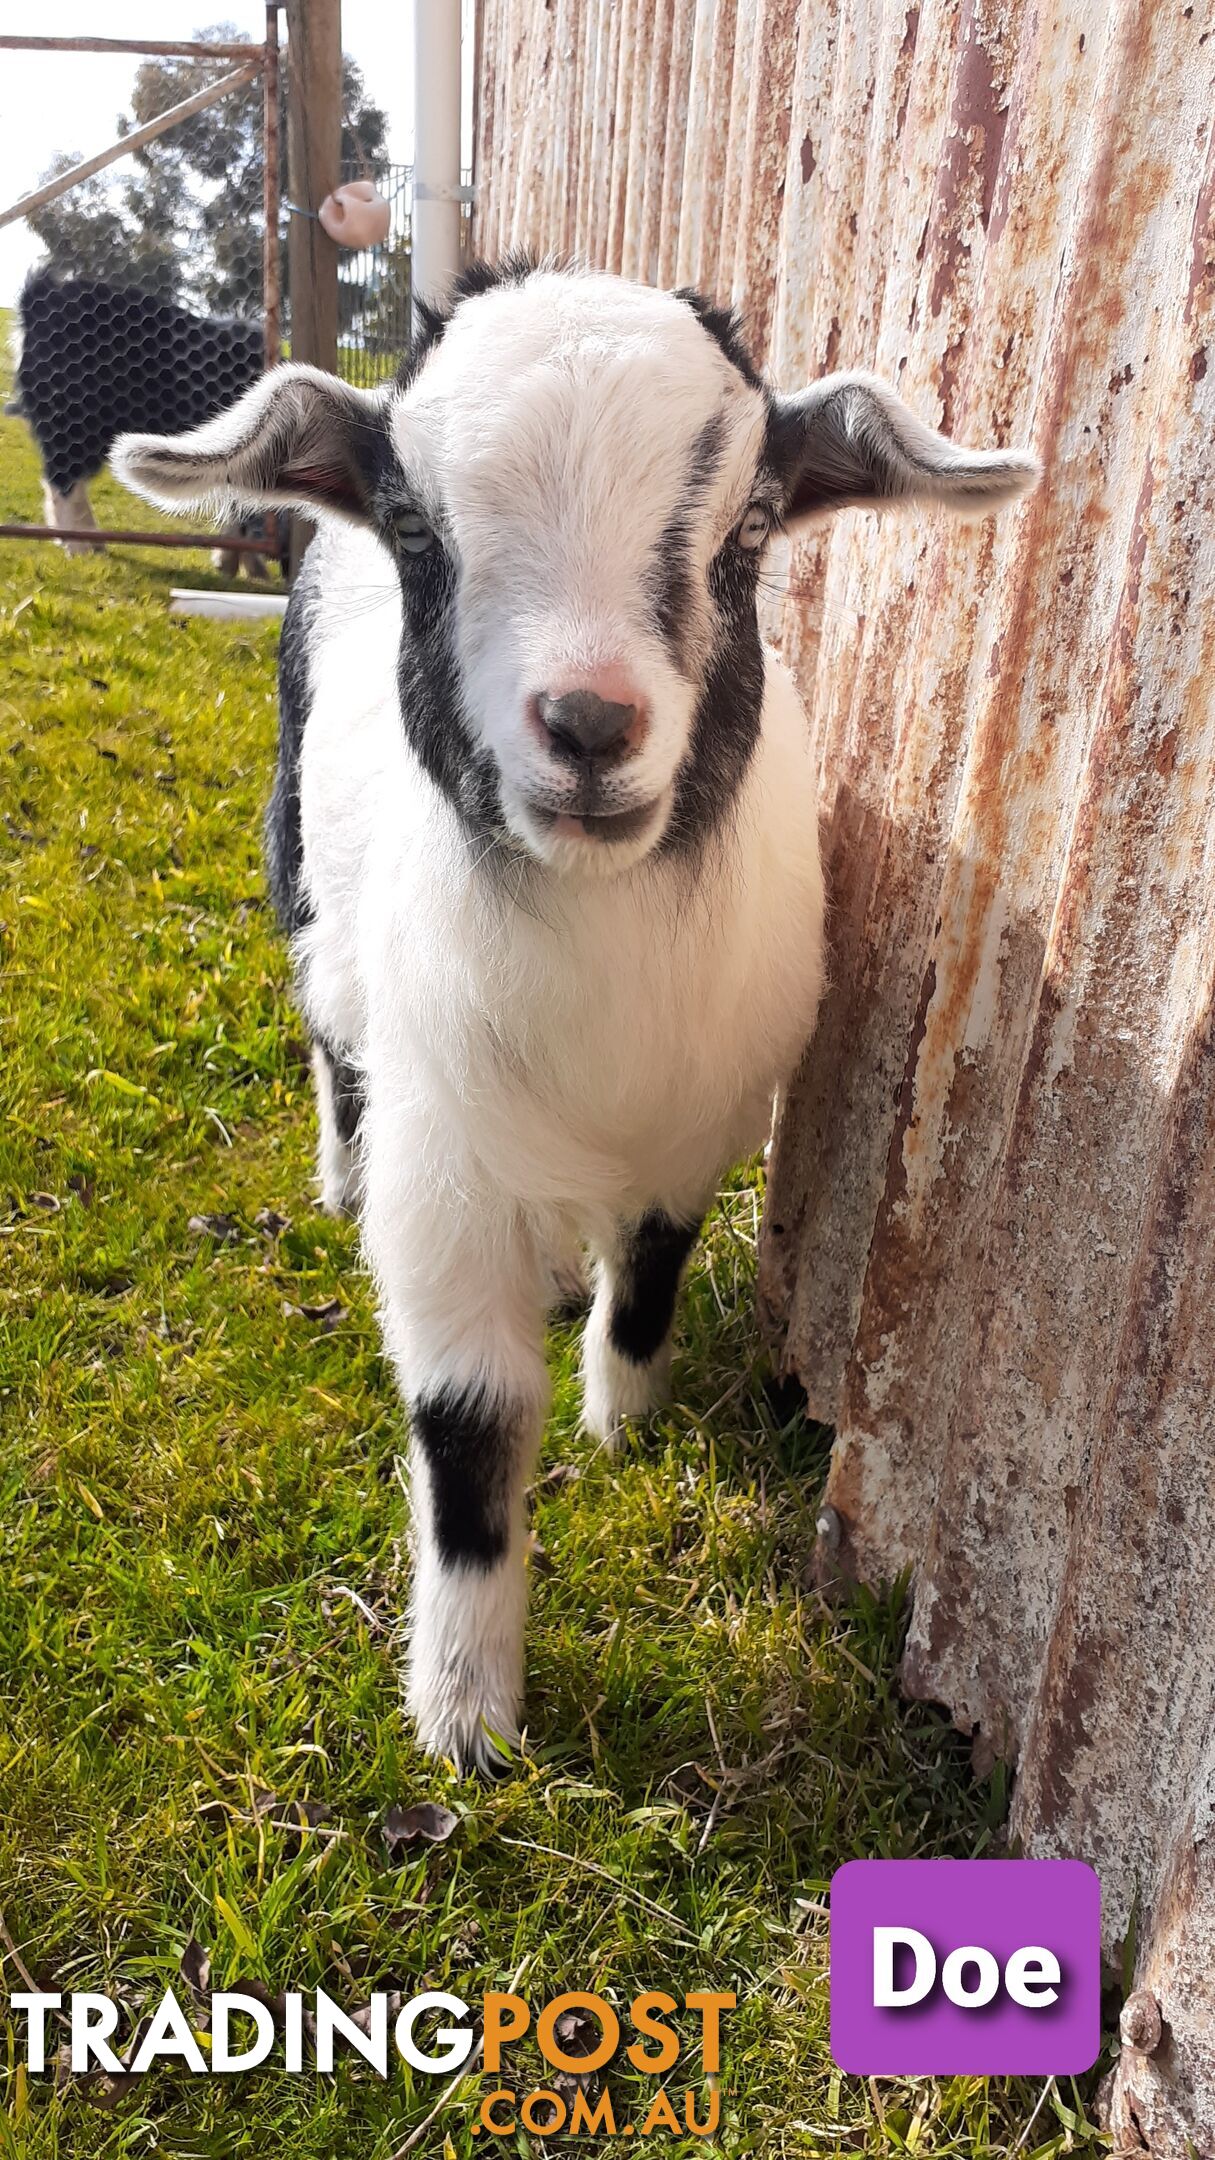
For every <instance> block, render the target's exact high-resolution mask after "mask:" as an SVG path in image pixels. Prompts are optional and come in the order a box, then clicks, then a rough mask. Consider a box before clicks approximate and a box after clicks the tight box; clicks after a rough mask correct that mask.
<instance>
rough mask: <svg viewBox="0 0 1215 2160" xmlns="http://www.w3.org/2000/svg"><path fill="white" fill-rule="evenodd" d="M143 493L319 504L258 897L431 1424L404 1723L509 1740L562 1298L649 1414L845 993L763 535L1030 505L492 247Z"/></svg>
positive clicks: (855, 382)
mask: <svg viewBox="0 0 1215 2160" xmlns="http://www.w3.org/2000/svg"><path fill="white" fill-rule="evenodd" d="M114 462H115V467H116V470H117V471H118V473H119V475H120V476H121V477H122V478H123V479H124V480H125V481H126V482H127V483H128V484H129V485H130V486H132V487H134V488H136V489H138V490H139V491H140V492H141V493H142V494H145V495H147V496H148V497H150V499H151V500H152V501H154V502H156V503H159V504H162V505H164V506H166V507H169V508H174V507H180V506H183V505H198V504H203V503H210V504H213V505H218V504H228V503H231V502H237V503H241V504H257V505H269V506H279V505H289V506H300V507H303V508H305V509H307V510H309V511H312V512H314V513H315V512H319V513H320V515H321V529H320V533H319V536H318V538H317V540H316V541H315V543H314V544H313V546H312V548H311V549H310V551H309V554H308V557H307V561H306V563H305V565H304V568H303V571H302V573H301V576H300V578H299V581H298V583H297V585H296V588H295V591H294V593H293V596H292V599H291V604H290V608H289V610H288V614H287V618H286V621H285V623H284V627H283V641H282V651H281V662H280V685H281V723H280V753H279V765H278V772H277V777H276V780H275V784H274V792H273V797H272V802H271V808H270V814H269V820H268V841H269V869H270V878H271V884H272V888H273V892H274V896H275V900H276V903H277V906H278V908H279V911H280V914H281V916H282V919H283V922H284V924H285V926H286V928H287V930H288V932H289V934H290V936H291V939H292V943H293V948H294V953H295V959H296V965H297V969H298V975H299V986H300V996H301V999H302V1003H303V1007H304V1010H305V1013H306V1014H307V1017H308V1021H309V1025H310V1027H311V1030H312V1036H313V1041H314V1044H315V1071H316V1083H317V1096H318V1103H319V1110H320V1128H321V1138H320V1177H321V1187H322V1193H323V1196H324V1199H325V1202H326V1204H327V1205H329V1206H330V1207H338V1206H342V1205H350V1206H354V1205H356V1204H357V1205H358V1207H359V1212H360V1214H361V1218H362V1229H363V1238H364V1243H365V1247H366V1251H367V1254H368V1256H369V1259H370V1262H371V1265H372V1267H373V1269H374V1272H375V1277H376V1281H377V1284H378V1289H379V1295H380V1301H381V1315H382V1326H383V1332H384V1338H385V1341H386V1344H387V1346H388V1349H389V1351H390V1353H391V1356H392V1358H393V1361H394V1364H395V1367H396V1371H397V1373H398V1376H399V1380H400V1385H401V1388H402V1391H403V1393H404V1395H405V1398H406V1401H407V1403H408V1406H409V1412H410V1424H411V1432H412V1443H411V1446H412V1471H413V1512H414V1532H415V1563H414V1577H413V1599H412V1616H411V1645H410V1656H409V1678H408V1699H409V1704H410V1708H411V1710H412V1713H413V1716H414V1718H415V1720H416V1723H417V1727H418V1730H419V1733H420V1735H421V1738H422V1740H423V1742H424V1743H425V1745H426V1747H427V1748H428V1749H430V1750H431V1751H432V1752H434V1753H435V1754H437V1755H440V1756H447V1757H450V1758H453V1759H454V1760H455V1761H456V1762H457V1763H459V1764H461V1765H466V1766H467V1765H476V1766H478V1767H481V1768H485V1769H489V1768H493V1767H497V1766H500V1764H501V1761H502V1754H501V1750H502V1748H503V1747H504V1746H506V1747H508V1746H509V1745H510V1744H511V1743H513V1741H514V1740H515V1739H516V1738H517V1736H518V1731H519V1718H520V1710H521V1701H522V1681H523V1628H524V1604H525V1569H524V1542H525V1508H524V1490H525V1486H526V1484H527V1481H528V1478H529V1474H530V1471H531V1467H532V1463H533V1460H534V1456H535V1451H536V1448H537V1444H538V1442H539V1438H540V1432H541V1427H542V1425H543V1422H544V1417H545V1408H546V1403H547V1392H548V1391H547V1378H546V1373H545V1365H544V1353H543V1327H544V1319H545V1313H546V1309H547V1308H548V1307H549V1306H550V1305H551V1303H552V1301H553V1297H554V1285H555V1283H556V1282H557V1281H558V1280H559V1278H561V1276H562V1275H563V1273H564V1272H565V1271H567V1270H568V1269H569V1268H570V1267H571V1265H572V1264H576V1261H577V1256H578V1255H579V1253H580V1250H581V1249H584V1248H589V1249H590V1251H591V1253H592V1254H593V1255H594V1259H595V1288H594V1299H593V1304H592V1308H591V1313H590V1318H589V1321H588V1323H587V1327H586V1334H585V1345H584V1352H583V1369H584V1378H585V1415H586V1423H587V1425H588V1426H589V1427H590V1429H591V1430H592V1431H593V1432H595V1433H598V1434H601V1435H604V1436H611V1435H613V1434H615V1433H616V1432H617V1430H618V1429H619V1427H620V1425H621V1423H622V1421H623V1420H625V1419H627V1418H632V1417H641V1416H644V1415H645V1413H646V1412H647V1411H649V1410H650V1409H651V1408H652V1406H653V1405H654V1403H655V1401H656V1400H657V1398H658V1397H659V1395H660V1393H661V1391H662V1387H663V1383H664V1381H665V1378H666V1374H667V1368H668V1363H669V1356H670V1334H671V1324H672V1318H673V1313H674V1307H675V1298H676V1292H677V1288H678V1283H679V1278H680V1273H681V1270H682V1268H683V1264H684V1261H685V1260H686V1258H687V1255H688V1252H689V1250H690V1248H691V1246H692V1244H693V1241H694V1239H695V1237H696V1233H697V1227H698V1225H699V1223H700V1220H701V1217H702V1215H703V1213H704V1211H705V1209H706V1207H707V1206H708V1205H709V1203H710V1201H711V1199H712V1197H713V1194H714V1191H715V1188H716V1184H717V1181H718V1178H719V1176H720V1174H721V1172H722V1170H723V1168H725V1167H726V1166H727V1165H728V1164H730V1163H731V1162H733V1161H736V1160H737V1159H738V1158H739V1157H740V1156H743V1155H745V1154H746V1153H748V1152H749V1151H751V1150H752V1149H754V1148H755V1147H756V1146H757V1145H758V1144H759V1143H760V1142H762V1140H763V1139H764V1137H765V1135H766V1133H767V1130H768V1127H769V1122H770V1119H771V1114H772V1104H773V1096H774V1093H775V1092H776V1091H778V1090H779V1089H780V1087H781V1086H782V1085H783V1084H784V1082H785V1081H786V1080H787V1078H788V1076H789V1075H790V1073H791V1072H792V1070H793V1068H794V1066H795V1065H796V1063H797V1060H798V1058H799V1056H800V1054H801V1052H802V1049H803V1047H804V1045H805V1042H806V1040H807V1037H808V1036H809V1034H810V1032H811V1028H812V1026H813V1023H814V1018H815V1012H816V1008H817V1005H818V1001H819V996H820V993H821V989H822V983H823V889H822V877H821V871H820V866H819V849H818V836H817V821H816V805H815V768H814V759H813V756H812V751H811V744H810V739H809V732H808V729H807V725H806V720H805V716H804V714H803V711H802V708H801V706H800V704H799V701H798V698H797V695H796V693H795V691H794V689H793V686H792V683H791V682H790V680H789V678H788V676H787V675H786V674H785V672H784V670H783V668H782V667H781V666H780V664H779V662H778V661H777V660H776V659H775V657H774V656H773V654H772V653H771V652H768V651H766V650H765V649H764V646H763V644H762V642H761V639H760V633H759V627H758V618H757V604H756V596H757V583H758V577H759V568H760V563H761V561H762V558H763V554H764V549H765V547H766V545H767V543H768V541H769V540H770V539H771V538H772V536H773V534H774V533H775V532H777V531H778V530H779V529H781V528H792V529H794V530H797V529H798V528H800V527H801V526H802V525H803V523H805V522H806V521H807V520H810V519H812V518H816V517H818V516H820V515H822V514H823V513H824V512H828V511H831V510H834V509H837V508H840V507H842V506H843V505H846V504H864V505H870V506H874V505H876V506H881V505H885V504H894V503H901V502H930V503H940V504H944V505H945V506H946V507H947V508H950V509H953V510H958V511H963V512H971V513H973V512H975V511H983V510H986V509H989V508H992V507H994V506H995V505H997V504H999V503H1002V502H1007V501H1010V500H1012V499H1013V498H1014V497H1016V496H1018V495H1020V494H1022V493H1023V492H1024V491H1025V490H1026V489H1027V488H1029V487H1030V486H1031V485H1032V484H1033V482H1034V480H1035V478H1036V476H1037V466H1036V463H1035V461H1034V460H1033V458H1032V457H1030V456H1029V455H1027V454H1026V453H1024V452H1018V451H996V452H980V451H970V450H962V449H958V448H956V447H955V446H954V445H953V444H952V443H950V442H947V441H946V440H944V439H943V438H942V437H941V436H939V435H935V434H933V433H932V432H931V431H930V430H929V429H927V428H926V427H924V426H923V425H921V423H920V422H919V421H918V420H917V419H916V418H915V417H914V415H913V414H912V413H911V412H909V411H908V409H907V407H906V406H905V405H904V404H903V403H902V402H901V401H900V399H899V398H898V397H896V396H895V394H894V392H893V391H891V390H890V389H888V388H887V387H886V386H885V385H884V384H882V383H880V382H878V381H876V380H875V379H874V378H872V377H870V376H867V375H832V376H829V377H827V378H826V380H824V381H822V382H819V383H817V384H816V385H814V387H813V388H811V389H809V390H806V391H803V392H802V393H800V394H799V395H796V396H792V397H785V396H781V395H779V394H777V393H776V392H775V391H773V390H772V389H770V388H769V387H768V386H767V385H766V384H765V383H764V382H763V381H762V380H761V378H760V377H759V375H758V374H757V373H756V371H755V369H754V368H753V366H752V364H751V361H750V359H749V357H748V355H747V352H746V349H745V347H744V345H743V343H742V341H741V339H740V336H739V333H738V330H737V327H736V325H735V324H734V321H733V319H732V318H731V317H729V316H728V315H725V314H723V313H720V312H718V311H717V310H716V309H714V308H713V307H711V306H710V305H709V304H708V303H707V302H706V301H704V300H703V299H701V298H700V297H699V296H698V295H696V294H695V293H690V292H685V293H675V294H672V293H662V292H655V291H651V290H649V289H648V288H644V287H642V286H639V285H634V284H630V283H626V282H625V281H623V280H622V279H620V278H616V277H611V276H606V275H600V274H598V273H594V272H588V271H559V270H554V269H551V268H535V267H532V266H529V265H526V264H523V263H508V264H506V265H505V266H503V267H502V268H501V269H499V270H496V271H490V270H486V269H484V268H480V269H477V270H475V271H472V272H470V273H468V274H466V275H465V276H464V278H463V279H462V280H460V281H459V283H458V284H457V286H456V288H455V290H454V293H453V297H452V299H451V302H450V304H449V305H448V306H447V307H446V308H444V309H443V310H442V311H434V312H432V313H428V315H427V317H426V323H425V329H424V332H423V335H422V336H421V338H420V339H419V341H418V344H417V346H416V348H415V350H414V351H413V353H412V354H411V356H410V358H409V360H408V361H407V362H406V364H405V365H404V366H403V368H402V370H401V372H400V374H399V376H398V378H397V380H396V381H395V382H393V383H391V384H389V385H388V386H386V387H384V388H381V389H378V390H374V391H360V390H354V389H351V388H349V387H348V386H347V385H345V384H343V383H341V382H339V381H337V380H336V379H334V378H332V377H329V376H326V375H323V374H319V373H317V372H316V371H315V370H312V369H310V368H306V367H301V366H286V367H282V368H278V369H276V370H275V371H274V372H273V373H272V374H270V375H269V376H267V377H266V378H265V380H264V381H262V382H261V383H259V384H258V385H257V387H256V388H255V389H254V390H252V391H250V392H249V394H248V395H247V396H246V397H245V398H244V399H242V401H241V402H240V404H238V405H237V406H236V408H235V410H234V411H232V412H230V413H228V414H226V415H224V416H223V417H221V418H220V419H218V420H215V421H213V422H211V423H210V424H208V425H207V426H205V427H202V428H199V429H198V430H197V431H196V432H195V433H193V434H189V435H184V436H179V437H177V438H175V439H169V440H164V439H159V438H157V437H153V436H128V437H126V438H125V439H124V440H123V441H122V442H121V443H120V444H119V445H118V446H117V449H116V453H115V460H114Z"/></svg>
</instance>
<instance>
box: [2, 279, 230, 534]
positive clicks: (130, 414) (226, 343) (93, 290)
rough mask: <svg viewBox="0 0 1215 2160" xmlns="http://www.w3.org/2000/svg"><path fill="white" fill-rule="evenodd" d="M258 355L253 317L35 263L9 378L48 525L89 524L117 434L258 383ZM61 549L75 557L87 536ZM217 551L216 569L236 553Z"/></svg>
mask: <svg viewBox="0 0 1215 2160" xmlns="http://www.w3.org/2000/svg"><path fill="white" fill-rule="evenodd" d="M264 364H265V355H264V346H263V337H262V327H261V324H260V323H257V322H243V321H241V320H240V319H239V318H238V317H236V316H226V315H192V314H191V313H190V312H189V310H188V309H187V308H183V307H177V306H176V305H175V304H174V303H173V302H172V301H169V300H158V299H157V298H156V297H155V295H154V294H152V293H148V292H141V291H140V290H139V289H138V287H136V286H119V285H110V284H107V283H106V282H105V281H104V280H103V279H101V278H81V277H72V278H60V277H57V276H56V275H55V273H54V272H53V271H51V270H47V269H42V270H35V271H33V272H32V273H31V275H30V276H29V277H28V278H27V280H26V283H25V287H24V290H23V291H22V294H21V299H20V302H19V358H18V362H17V372H16V383H17V394H18V401H19V403H18V409H19V411H20V413H21V416H22V418H23V419H24V420H25V421H26V422H27V424H28V426H29V428H30V431H31V433H32V434H33V436H34V438H35V440H36V442H37V444H38V448H39V450H40V452H41V454H42V474H43V502H44V505H45V512H46V522H47V524H48V525H53V526H54V527H55V529H56V531H59V532H62V531H68V532H70V531H72V530H73V529H81V528H85V527H88V528H92V527H94V526H95V523H96V520H95V519H94V516H93V511H92V506H91V504H90V502H89V497H88V482H89V481H90V480H92V479H95V478H96V475H97V474H98V473H99V472H100V471H101V469H102V467H103V465H104V464H105V461H106V459H107V458H108V456H109V454H110V451H111V450H112V448H113V446H114V442H115V439H116V438H117V437H118V436H119V435H123V434H127V433H129V432H130V431H131V430H132V429H133V428H138V429H141V430H143V429H147V430H150V431H152V432H155V433H158V434H176V433H178V432H179V431H180V430H181V429H183V428H192V427H197V426H199V425H200V423H201V422H202V421H204V420H209V419H211V417H212V416H213V414H215V413H218V412H222V411H224V409H225V407H227V406H229V405H231V404H232V403H233V402H234V400H235V399H236V398H238V397H240V395H241V393H242V392H243V391H245V390H247V389H248V388H249V385H250V383H254V382H256V381H257V379H258V377H259V375H260V374H261V372H262V368H263V366H264ZM64 546H65V547H66V549H67V552H68V553H69V554H76V553H81V552H84V551H86V550H87V548H88V546H89V542H87V541H65V542H64ZM221 555H222V556H223V560H222V561H220V565H219V566H220V567H221V568H224V569H227V570H229V571H234V570H235V569H236V568H237V567H238V566H239V563H240V559H241V558H240V555H239V554H237V553H234V552H233V551H232V550H227V551H224V550H222V549H221V550H219V551H217V560H219V557H220V556H221ZM246 560H247V561H248V562H250V563H255V562H257V561H258V560H259V558H258V557H257V556H254V555H250V556H248V557H246Z"/></svg>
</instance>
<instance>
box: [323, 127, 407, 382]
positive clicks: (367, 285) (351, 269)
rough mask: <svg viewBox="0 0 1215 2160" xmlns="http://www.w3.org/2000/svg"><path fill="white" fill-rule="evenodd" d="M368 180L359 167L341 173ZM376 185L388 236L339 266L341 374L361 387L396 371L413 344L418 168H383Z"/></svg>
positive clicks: (348, 253)
mask: <svg viewBox="0 0 1215 2160" xmlns="http://www.w3.org/2000/svg"><path fill="white" fill-rule="evenodd" d="M365 177H366V174H365V171H364V169H363V168H362V167H361V166H359V165H355V164H351V165H346V166H344V167H343V169H342V178H343V180H344V181H346V180H362V179H364V178H365ZM375 181H376V186H377V187H378V189H379V191H380V194H381V195H382V196H383V197H384V199H385V201H386V202H387V204H388V208H389V213H390V223H389V227H388V233H387V236H386V238H385V239H383V240H382V241H380V243H379V244H378V246H376V247H370V248H357V249H351V250H349V251H347V250H345V249H343V251H342V254H341V258H340V260H339V264H338V373H339V375H343V376H344V377H345V379H346V381H347V382H351V383H361V384H370V383H378V382H383V381H384V380H385V379H386V378H387V377H388V376H390V375H392V374H393V373H394V371H395V369H396V367H397V364H398V362H399V361H400V359H401V357H402V355H403V353H404V352H405V351H406V349H407V347H408V344H409V317H410V308H411V305H412V299H413V289H412V281H411V277H410V262H411V226H412V220H413V167H412V165H387V166H384V167H382V168H381V169H380V170H378V171H377V173H376V175H375Z"/></svg>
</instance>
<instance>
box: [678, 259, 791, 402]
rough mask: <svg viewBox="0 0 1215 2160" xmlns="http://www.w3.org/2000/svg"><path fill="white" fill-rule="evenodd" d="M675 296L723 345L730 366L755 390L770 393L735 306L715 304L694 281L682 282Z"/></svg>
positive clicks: (715, 341)
mask: <svg viewBox="0 0 1215 2160" xmlns="http://www.w3.org/2000/svg"><path fill="white" fill-rule="evenodd" d="M675 298H676V299H677V300H682V301H683V302H684V304H685V306H687V307H690V308H691V310H692V313H693V314H694V315H695V317H696V319H697V321H698V322H699V323H700V325H701V327H702V329H704V330H706V331H707V332H708V334H709V336H710V337H711V338H712V340H713V342H714V344H715V345H719V346H720V347H721V350H722V351H723V353H724V354H725V356H726V358H727V360H728V361H729V362H730V365H731V367H736V368H737V369H738V372H739V374H740V375H741V376H742V379H743V381H744V382H745V383H748V384H749V385H750V387H751V389H752V390H762V391H763V392H764V395H765V396H767V394H768V392H767V385H766V384H765V382H764V379H763V377H762V375H761V374H760V373H759V370H758V368H757V367H756V365H755V362H754V361H753V360H752V358H751V355H750V353H749V352H748V350H747V342H746V339H745V338H744V336H743V333H742V324H741V323H740V322H739V319H738V317H737V315H736V314H735V312H734V310H733V308H722V307H717V306H715V305H714V303H713V301H712V300H708V299H706V298H705V295H704V294H703V293H701V292H697V291H696V290H695V288H694V287H693V286H691V285H681V286H680V288H679V290H678V292H677V293H676V295H675Z"/></svg>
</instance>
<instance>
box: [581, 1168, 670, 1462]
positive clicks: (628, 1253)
mask: <svg viewBox="0 0 1215 2160" xmlns="http://www.w3.org/2000/svg"><path fill="white" fill-rule="evenodd" d="M698 1229H699V1224H697V1223H687V1222H675V1221H673V1220H672V1218H671V1217H670V1216H669V1215H668V1214H666V1212H665V1211H664V1210H663V1209H662V1208H650V1209H648V1210H647V1212H646V1213H645V1214H644V1215H642V1216H640V1217H638V1219H637V1220H636V1221H635V1222H631V1223H623V1224H621V1226H620V1229H619V1231H618V1233H617V1237H616V1241H615V1243H614V1244H613V1246H612V1247H611V1249H610V1250H609V1251H608V1252H606V1253H603V1254H601V1256H600V1259H599V1265H598V1270H597V1273H596V1280H595V1300H594V1303H593V1305H592V1306H591V1312H590V1317H589V1319H588V1321H587V1323H586V1333H585V1335H584V1336H583V1341H582V1381H583V1417H584V1421H585V1423H586V1425H587V1428H588V1430H589V1431H591V1432H593V1433H596V1434H598V1435H599V1437H600V1438H601V1439H605V1440H607V1439H612V1438H613V1437H615V1436H616V1435H617V1434H618V1433H619V1431H620V1428H621V1426H622V1425H623V1423H624V1420H625V1419H626V1418H642V1417H646V1416H648V1415H649V1413H650V1411H651V1410H653V1409H654V1408H655V1407H656V1405H657V1404H658V1403H660V1402H661V1401H662V1399H663V1397H664V1395H665V1394H666V1390H667V1386H668V1383H669V1380H670V1370H671V1327H672V1323H673V1321H674V1317H675V1299H676V1295H677V1293H678V1290H679V1278H680V1276H681V1274H682V1273H683V1266H684V1262H685V1261H686V1259H687V1257H688V1254H689V1253H690V1252H691V1250H692V1247H693V1245H694V1244H695V1242H696V1237H697V1231H698Z"/></svg>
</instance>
